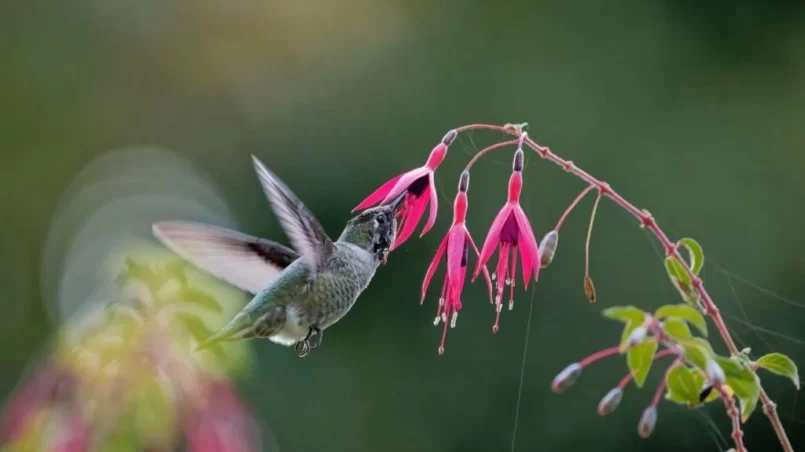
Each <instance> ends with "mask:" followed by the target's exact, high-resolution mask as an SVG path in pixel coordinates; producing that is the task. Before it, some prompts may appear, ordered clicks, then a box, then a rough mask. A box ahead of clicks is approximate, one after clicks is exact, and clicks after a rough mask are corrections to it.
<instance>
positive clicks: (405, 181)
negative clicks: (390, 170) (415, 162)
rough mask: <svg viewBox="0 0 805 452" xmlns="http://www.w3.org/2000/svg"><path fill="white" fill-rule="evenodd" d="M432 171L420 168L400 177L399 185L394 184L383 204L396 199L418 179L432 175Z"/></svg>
mask: <svg viewBox="0 0 805 452" xmlns="http://www.w3.org/2000/svg"><path fill="white" fill-rule="evenodd" d="M430 172H431V171H430V170H429V169H428V168H426V167H424V166H423V167H419V168H415V169H412V170H411V171H408V172H407V173H405V174H403V175H402V176H400V178H399V179H398V180H397V183H396V184H394V187H393V188H392V189H391V190H389V192H388V193H386V197H385V198H383V201H382V202H383V203H387V202H389V201H391V200H392V199H394V198H396V197H397V196H398V195H399V194H400V193H402V192H403V191H405V190H406V189H408V187H409V186H410V185H411V184H412V183H413V182H414V181H415V180H417V179H419V178H420V177H422V176H425V175H426V174H428V173H430Z"/></svg>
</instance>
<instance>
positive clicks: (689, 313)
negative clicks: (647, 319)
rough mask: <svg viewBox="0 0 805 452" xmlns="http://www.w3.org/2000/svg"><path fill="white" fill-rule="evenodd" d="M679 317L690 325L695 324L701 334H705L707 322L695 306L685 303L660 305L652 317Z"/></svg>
mask: <svg viewBox="0 0 805 452" xmlns="http://www.w3.org/2000/svg"><path fill="white" fill-rule="evenodd" d="M672 316H673V317H679V318H682V319H685V320H686V321H688V322H689V323H690V324H691V325H693V326H695V327H696V328H697V329H698V330H699V331H701V332H702V335H704V336H707V322H706V321H705V320H704V317H703V316H702V314H701V313H700V312H699V311H697V310H696V308H694V307H692V306H689V305H685V304H674V305H665V306H661V307H660V308H659V309H657V311H656V312H655V313H654V317H656V318H658V319H663V318H666V317H672Z"/></svg>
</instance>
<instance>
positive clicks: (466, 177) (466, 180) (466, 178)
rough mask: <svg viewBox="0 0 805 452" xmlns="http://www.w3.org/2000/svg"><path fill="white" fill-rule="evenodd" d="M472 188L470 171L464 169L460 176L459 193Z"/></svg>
mask: <svg viewBox="0 0 805 452" xmlns="http://www.w3.org/2000/svg"><path fill="white" fill-rule="evenodd" d="M469 188H470V172H469V171H467V170H464V171H462V172H461V177H459V178H458V191H459V193H467V190H469Z"/></svg>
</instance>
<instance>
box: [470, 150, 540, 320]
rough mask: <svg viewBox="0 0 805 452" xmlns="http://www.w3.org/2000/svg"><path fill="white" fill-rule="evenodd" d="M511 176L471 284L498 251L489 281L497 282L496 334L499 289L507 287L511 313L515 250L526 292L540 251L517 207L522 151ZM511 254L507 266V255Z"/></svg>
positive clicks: (516, 155) (515, 262)
mask: <svg viewBox="0 0 805 452" xmlns="http://www.w3.org/2000/svg"><path fill="white" fill-rule="evenodd" d="M512 167H513V168H512V169H513V171H512V175H511V178H509V198H508V201H507V202H506V205H504V206H503V208H502V209H500V212H498V215H497V216H496V217H495V221H494V222H492V227H491V228H490V229H489V233H488V234H487V236H486V240H485V241H484V245H483V247H482V248H481V256H480V258H478V265H477V266H476V268H475V274H474V275H473V280H475V278H477V277H478V274H479V273H480V272H481V268H482V266H483V265H485V264H486V262H487V261H488V260H489V259H490V258H491V257H492V254H494V252H495V249H496V248H498V247H499V248H498V249H499V250H500V253H499V254H498V265H497V269H496V270H495V273H493V274H492V278H493V279H497V281H496V285H497V294H496V295H495V304H496V306H495V307H496V310H497V316H496V318H495V325H494V326H493V327H492V331H494V332H497V331H498V328H499V326H498V325H499V320H500V311H501V310H502V299H503V288H504V286H505V285H508V286H510V295H509V309H510V310H511V309H514V279H515V276H516V273H517V250H518V249H519V250H520V261H521V263H522V265H523V284H524V285H525V288H526V289H528V283H529V280H530V279H531V278H532V277H533V278H534V281H536V280H537V277H538V276H539V269H540V251H539V248H538V247H537V240H536V238H534V232H533V231H532V230H531V223H529V221H528V218H527V217H526V215H525V212H523V209H522V207H520V192H521V191H522V188H523V174H522V172H523V150H522V149H518V150H517V152H515V154H514V164H513V165H512ZM510 253H511V263H509V254H510Z"/></svg>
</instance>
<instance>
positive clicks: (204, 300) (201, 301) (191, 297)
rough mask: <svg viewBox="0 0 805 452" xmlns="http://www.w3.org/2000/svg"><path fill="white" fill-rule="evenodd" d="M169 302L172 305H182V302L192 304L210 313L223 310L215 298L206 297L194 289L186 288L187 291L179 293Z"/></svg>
mask: <svg viewBox="0 0 805 452" xmlns="http://www.w3.org/2000/svg"><path fill="white" fill-rule="evenodd" d="M170 302H173V303H182V302H185V303H192V304H195V305H197V306H200V307H202V308H204V309H208V310H210V311H214V312H218V313H220V312H223V309H222V308H221V304H220V303H218V301H217V300H216V299H215V298H213V297H211V296H209V295H207V294H206V293H204V292H202V291H200V290H196V289H190V288H187V289H185V290H183V291H181V292H180V293H179V294H177V296H176V297H175V298H173V299H171V300H170Z"/></svg>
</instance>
